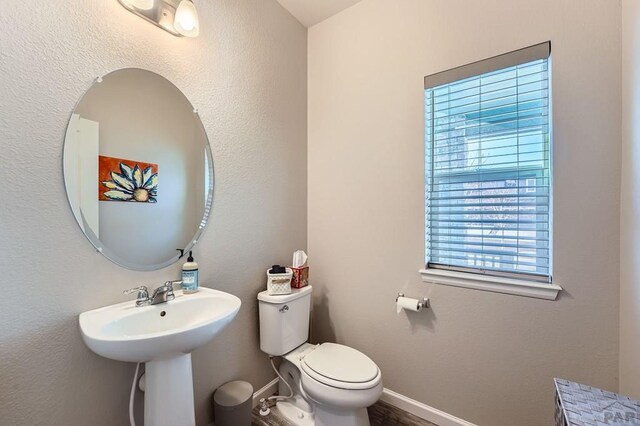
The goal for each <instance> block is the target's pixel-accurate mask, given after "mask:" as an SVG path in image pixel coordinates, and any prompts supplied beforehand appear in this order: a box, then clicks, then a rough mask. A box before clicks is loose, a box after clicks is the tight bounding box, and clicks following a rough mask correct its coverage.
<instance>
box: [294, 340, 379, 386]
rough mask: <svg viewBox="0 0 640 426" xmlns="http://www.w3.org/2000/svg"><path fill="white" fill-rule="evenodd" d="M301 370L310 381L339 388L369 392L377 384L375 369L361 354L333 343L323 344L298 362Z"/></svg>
mask: <svg viewBox="0 0 640 426" xmlns="http://www.w3.org/2000/svg"><path fill="white" fill-rule="evenodd" d="M300 366H301V368H302V371H303V372H304V373H305V374H307V375H308V376H309V377H311V378H313V379H314V380H316V381H318V382H320V383H322V384H325V385H328V386H331V387H335V388H339V389H346V390H350V389H353V390H357V389H370V388H373V387H375V386H377V385H378V383H379V382H380V380H381V373H380V369H379V368H378V366H377V365H376V364H375V363H374V362H373V361H372V360H371V358H369V357H368V356H366V355H365V354H363V353H362V352H360V351H358V350H356V349H353V348H350V347H349V346H344V345H338V344H336V343H323V344H321V345H320V346H318V347H317V348H316V349H315V350H313V351H311V352H310V353H308V354H307V355H305V356H304V358H303V359H302V360H301V363H300Z"/></svg>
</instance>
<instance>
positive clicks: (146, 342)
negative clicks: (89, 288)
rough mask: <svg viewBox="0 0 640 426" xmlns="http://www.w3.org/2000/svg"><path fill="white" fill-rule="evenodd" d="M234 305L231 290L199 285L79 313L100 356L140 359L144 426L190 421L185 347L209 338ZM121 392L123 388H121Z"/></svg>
mask: <svg viewBox="0 0 640 426" xmlns="http://www.w3.org/2000/svg"><path fill="white" fill-rule="evenodd" d="M239 310H240V299H238V298H237V297H236V296H234V295H232V294H228V293H225V292H222V291H218V290H212V289H208V288H203V287H200V290H199V291H198V292H197V293H195V294H182V292H181V291H177V292H176V298H175V299H174V300H172V301H169V302H167V303H161V304H158V305H153V306H142V307H136V306H135V301H133V300H131V301H128V302H124V303H118V304H116V305H111V306H107V307H104V308H100V309H94V310H92V311H88V312H83V313H81V314H80V330H81V331H82V338H83V339H84V342H85V343H86V345H87V346H88V347H89V349H91V350H92V351H94V352H95V353H97V354H98V355H101V356H103V357H105V358H110V359H114V360H118V361H129V362H145V363H146V364H145V366H146V368H145V374H146V384H145V395H144V403H145V407H144V424H145V426H175V425H181V426H191V425H195V414H194V400H193V373H192V369H191V351H193V350H194V349H196V348H198V347H199V346H202V345H204V344H205V343H207V342H209V341H210V340H212V339H213V338H214V337H215V336H216V335H217V334H218V333H219V332H220V330H222V329H223V328H224V327H225V326H226V325H227V324H229V323H230V322H231V321H232V320H233V319H234V318H235V316H236V314H237V313H238V311H239ZM123 392H124V390H123Z"/></svg>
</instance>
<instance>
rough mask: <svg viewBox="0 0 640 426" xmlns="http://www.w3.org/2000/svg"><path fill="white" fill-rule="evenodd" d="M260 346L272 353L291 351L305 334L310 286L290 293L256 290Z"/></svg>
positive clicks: (308, 314)
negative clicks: (257, 291)
mask: <svg viewBox="0 0 640 426" xmlns="http://www.w3.org/2000/svg"><path fill="white" fill-rule="evenodd" d="M258 306H259V310H260V349H261V350H262V351H263V352H266V353H268V354H269V355H273V356H280V355H284V354H286V353H287V352H291V351H292V350H293V349H295V348H297V347H298V346H300V345H301V344H303V343H304V342H306V341H307V339H308V338H309V316H310V312H311V311H310V310H311V286H307V287H303V288H300V289H294V290H293V292H292V293H291V294H285V295H273V296H270V295H269V294H268V293H267V292H266V291H263V292H260V293H258Z"/></svg>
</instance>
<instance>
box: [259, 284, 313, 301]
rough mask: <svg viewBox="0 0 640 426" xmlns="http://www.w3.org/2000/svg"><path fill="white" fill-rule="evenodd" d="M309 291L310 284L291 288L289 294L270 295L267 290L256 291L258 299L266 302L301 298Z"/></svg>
mask: <svg viewBox="0 0 640 426" xmlns="http://www.w3.org/2000/svg"><path fill="white" fill-rule="evenodd" d="M309 293H311V286H310V285H308V286H306V287H302V288H294V289H292V292H291V294H273V295H270V294H269V293H268V292H267V290H265V291H261V292H260V293H258V300H260V301H262V302H267V303H276V304H277V303H289V302H291V301H292V300H296V299H299V298H301V297H302V296H306V295H307V294H309Z"/></svg>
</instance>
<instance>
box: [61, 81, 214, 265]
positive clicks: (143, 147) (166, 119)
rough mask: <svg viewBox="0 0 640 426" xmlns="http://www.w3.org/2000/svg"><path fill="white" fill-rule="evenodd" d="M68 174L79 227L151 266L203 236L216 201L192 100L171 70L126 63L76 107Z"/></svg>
mask: <svg viewBox="0 0 640 426" xmlns="http://www.w3.org/2000/svg"><path fill="white" fill-rule="evenodd" d="M63 163H64V181H65V186H66V190H67V196H68V198H69V203H70V204H71V209H72V211H73V214H74V216H75V218H76V221H77V222H78V225H80V229H82V231H83V232H84V234H85V235H86V236H87V238H88V239H89V241H91V243H93V245H94V246H95V247H96V249H97V250H98V251H100V252H101V253H102V254H103V255H105V256H106V257H107V258H109V259H110V260H112V261H113V262H115V263H117V264H118V265H121V266H124V267H126V268H129V269H135V270H154V269H160V268H163V267H165V266H168V265H170V264H172V263H174V262H175V261H177V260H178V259H179V256H180V251H179V250H176V249H182V250H184V251H187V250H189V249H191V247H192V246H193V245H194V244H195V243H196V242H197V240H198V238H199V236H200V234H201V232H202V230H203V229H204V226H205V224H206V222H207V218H208V215H209V211H210V208H211V203H212V201H213V159H212V157H211V150H210V147H209V142H208V140H207V134H206V132H205V129H204V127H203V125H202V122H201V121H200V117H198V114H197V111H195V110H194V108H193V106H192V105H191V103H190V102H189V100H188V99H187V98H186V97H185V96H184V95H183V94H182V92H181V91H180V90H179V89H178V88H177V87H176V86H174V85H173V84H172V83H171V82H170V81H169V80H167V79H166V78H164V77H162V76H160V75H158V74H155V73H153V72H150V71H145V70H141V69H122V70H118V71H114V72H112V73H110V74H108V75H107V76H105V77H103V78H101V79H98V80H97V81H96V82H95V83H94V84H93V86H92V87H91V88H90V89H89V90H88V91H87V93H86V94H85V95H84V96H83V97H82V99H81V100H80V102H78V105H77V106H76V108H75V110H74V111H73V114H72V115H71V119H70V121H69V125H68V127H67V133H66V136H65V142H64V154H63Z"/></svg>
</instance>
